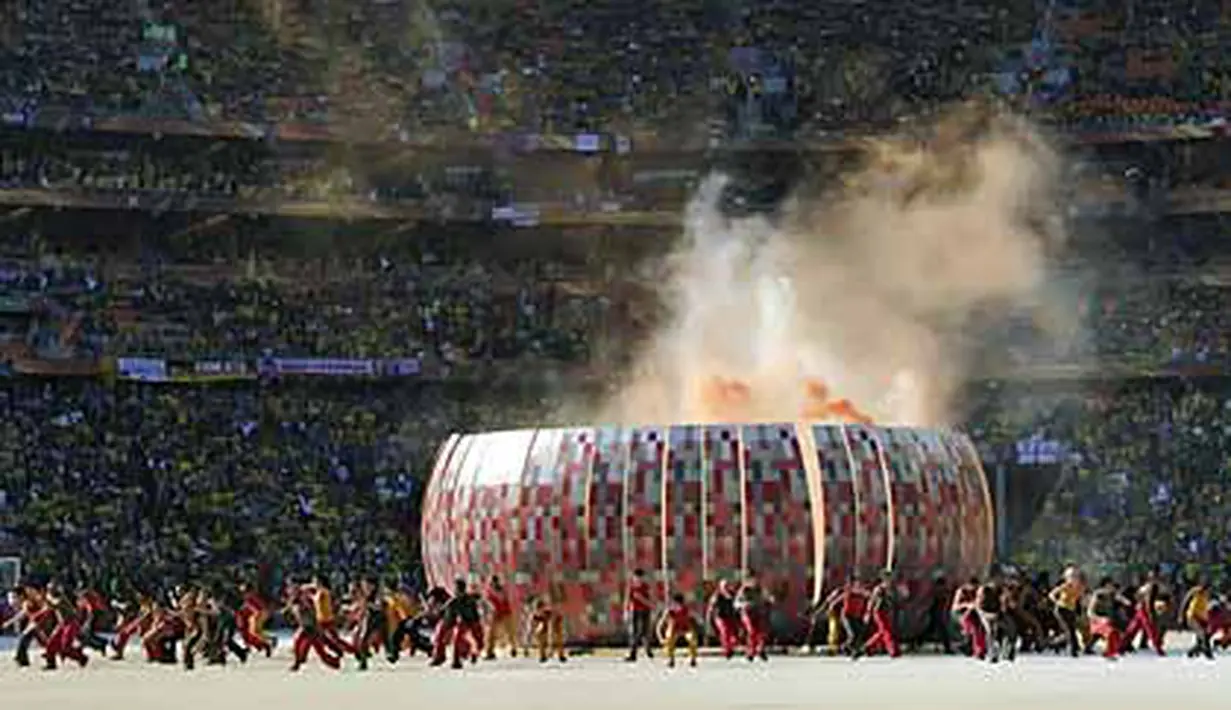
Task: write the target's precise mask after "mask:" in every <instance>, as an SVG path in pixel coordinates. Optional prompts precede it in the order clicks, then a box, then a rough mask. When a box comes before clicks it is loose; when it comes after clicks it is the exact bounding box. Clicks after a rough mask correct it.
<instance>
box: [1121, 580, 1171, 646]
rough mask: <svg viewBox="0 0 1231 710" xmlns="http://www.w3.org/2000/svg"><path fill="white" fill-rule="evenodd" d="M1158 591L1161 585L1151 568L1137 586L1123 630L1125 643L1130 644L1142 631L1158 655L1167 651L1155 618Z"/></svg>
mask: <svg viewBox="0 0 1231 710" xmlns="http://www.w3.org/2000/svg"><path fill="white" fill-rule="evenodd" d="M1160 592H1161V587H1160V586H1159V582H1158V574H1157V573H1156V572H1154V571H1153V570H1151V571H1150V572H1149V573H1147V574H1146V576H1145V578H1144V579H1143V580H1142V581H1141V586H1139V587H1138V588H1137V596H1136V602H1137V603H1136V606H1135V608H1134V612H1133V618H1132V620H1131V621H1130V622H1129V623H1128V628H1127V629H1125V630H1124V639H1125V643H1127V644H1129V645H1132V644H1133V640H1134V639H1135V638H1136V637H1137V634H1138V633H1142V632H1144V633H1145V637H1146V639H1147V640H1149V642H1150V645H1151V646H1152V647H1153V648H1154V652H1155V653H1157V654H1158V655H1160V656H1165V655H1167V652H1166V651H1165V650H1163V638H1162V635H1161V634H1160V633H1159V631H1158V623H1157V621H1156V620H1155V614H1156V613H1157V609H1156V607H1157V606H1158V604H1159V601H1160V599H1161V594H1160Z"/></svg>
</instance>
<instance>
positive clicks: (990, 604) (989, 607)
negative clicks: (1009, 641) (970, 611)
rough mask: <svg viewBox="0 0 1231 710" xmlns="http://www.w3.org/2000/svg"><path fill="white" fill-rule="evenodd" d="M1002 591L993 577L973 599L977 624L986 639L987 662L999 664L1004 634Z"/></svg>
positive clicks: (980, 588) (1002, 650)
mask: <svg viewBox="0 0 1231 710" xmlns="http://www.w3.org/2000/svg"><path fill="white" fill-rule="evenodd" d="M1002 594H1003V590H1002V589H1001V588H1000V585H999V584H998V583H997V581H996V579H995V578H994V577H993V578H992V579H989V580H988V581H987V582H985V583H984V584H982V585H981V586H980V587H979V592H978V594H977V595H976V597H975V609H976V610H977V612H978V623H979V625H980V626H981V627H982V632H983V634H984V637H985V638H986V639H987V660H988V661H990V662H991V663H999V662H1000V659H1001V657H1002V656H1003V655H1006V651H1005V648H1004V641H1005V638H1004V637H1005V634H1004V633H1003V624H1004V605H1003V601H1004V600H1003V597H1002Z"/></svg>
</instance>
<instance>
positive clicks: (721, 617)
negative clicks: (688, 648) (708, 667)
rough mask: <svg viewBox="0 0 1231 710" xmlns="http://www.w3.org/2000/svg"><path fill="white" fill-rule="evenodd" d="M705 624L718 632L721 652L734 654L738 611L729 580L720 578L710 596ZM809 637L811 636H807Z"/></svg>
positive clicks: (737, 631)
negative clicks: (716, 587)
mask: <svg viewBox="0 0 1231 710" xmlns="http://www.w3.org/2000/svg"><path fill="white" fill-rule="evenodd" d="M705 615H706V619H707V625H708V626H711V627H713V628H714V630H715V631H717V632H718V643H719V644H720V645H721V646H722V654H723V656H725V657H726V658H727V659H728V660H730V659H731V658H732V657H733V656H734V655H735V647H736V646H738V645H739V628H740V620H739V612H738V611H736V609H735V588H734V586H733V585H732V584H731V582H730V580H726V579H723V580H720V581H719V582H718V589H716V590H714V594H713V595H712V596H711V597H710V603H709V606H708V607H707V609H706V614H705ZM809 638H811V637H809Z"/></svg>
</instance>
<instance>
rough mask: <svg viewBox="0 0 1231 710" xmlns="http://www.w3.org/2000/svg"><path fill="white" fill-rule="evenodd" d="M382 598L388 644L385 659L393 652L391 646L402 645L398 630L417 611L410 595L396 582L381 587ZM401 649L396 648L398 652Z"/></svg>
mask: <svg viewBox="0 0 1231 710" xmlns="http://www.w3.org/2000/svg"><path fill="white" fill-rule="evenodd" d="M382 597H383V601H384V608H385V638H386V639H387V640H388V644H387V645H386V647H385V657H386V658H387V657H389V655H390V654H391V653H392V652H393V648H392V647H393V646H395V645H398V644H401V643H404V642H405V636H401V637H399V636H398V635H397V634H398V629H400V628H402V625H403V624H405V623H406V621H407V620H408V619H412V618H414V616H415V614H417V613H418V610H417V609H416V608H415V603H414V601H413V600H412V599H411V597H410V595H409V594H407V593H406V591H405V590H403V589H402V588H400V587H399V586H398V583H397V581H396V580H390V581H389V582H388V583H386V584H385V585H383V592H382ZM401 650H402V649H401V647H400V646H398V651H399V652H400V651H401Z"/></svg>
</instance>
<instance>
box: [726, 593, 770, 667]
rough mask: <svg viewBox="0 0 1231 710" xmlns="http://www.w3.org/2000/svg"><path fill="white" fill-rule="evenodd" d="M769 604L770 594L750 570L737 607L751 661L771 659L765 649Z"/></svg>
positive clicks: (767, 634) (737, 601)
mask: <svg viewBox="0 0 1231 710" xmlns="http://www.w3.org/2000/svg"><path fill="white" fill-rule="evenodd" d="M769 604H770V599H769V596H768V595H767V594H766V593H765V590H764V589H762V588H761V582H760V580H759V579H757V575H756V573H755V572H752V571H751V570H750V571H749V572H748V575H747V577H745V579H744V584H743V586H741V587H740V590H739V595H738V596H737V597H736V599H735V608H736V609H738V610H739V613H740V620H741V621H742V622H743V626H744V643H745V646H746V649H745V650H746V651H747V658H748V660H749V661H754V660H756V659H757V658H760V659H761V660H762V661H768V660H769V654H767V653H766V651H765V643H766V641H767V640H768V636H769V628H768V627H769Z"/></svg>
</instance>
